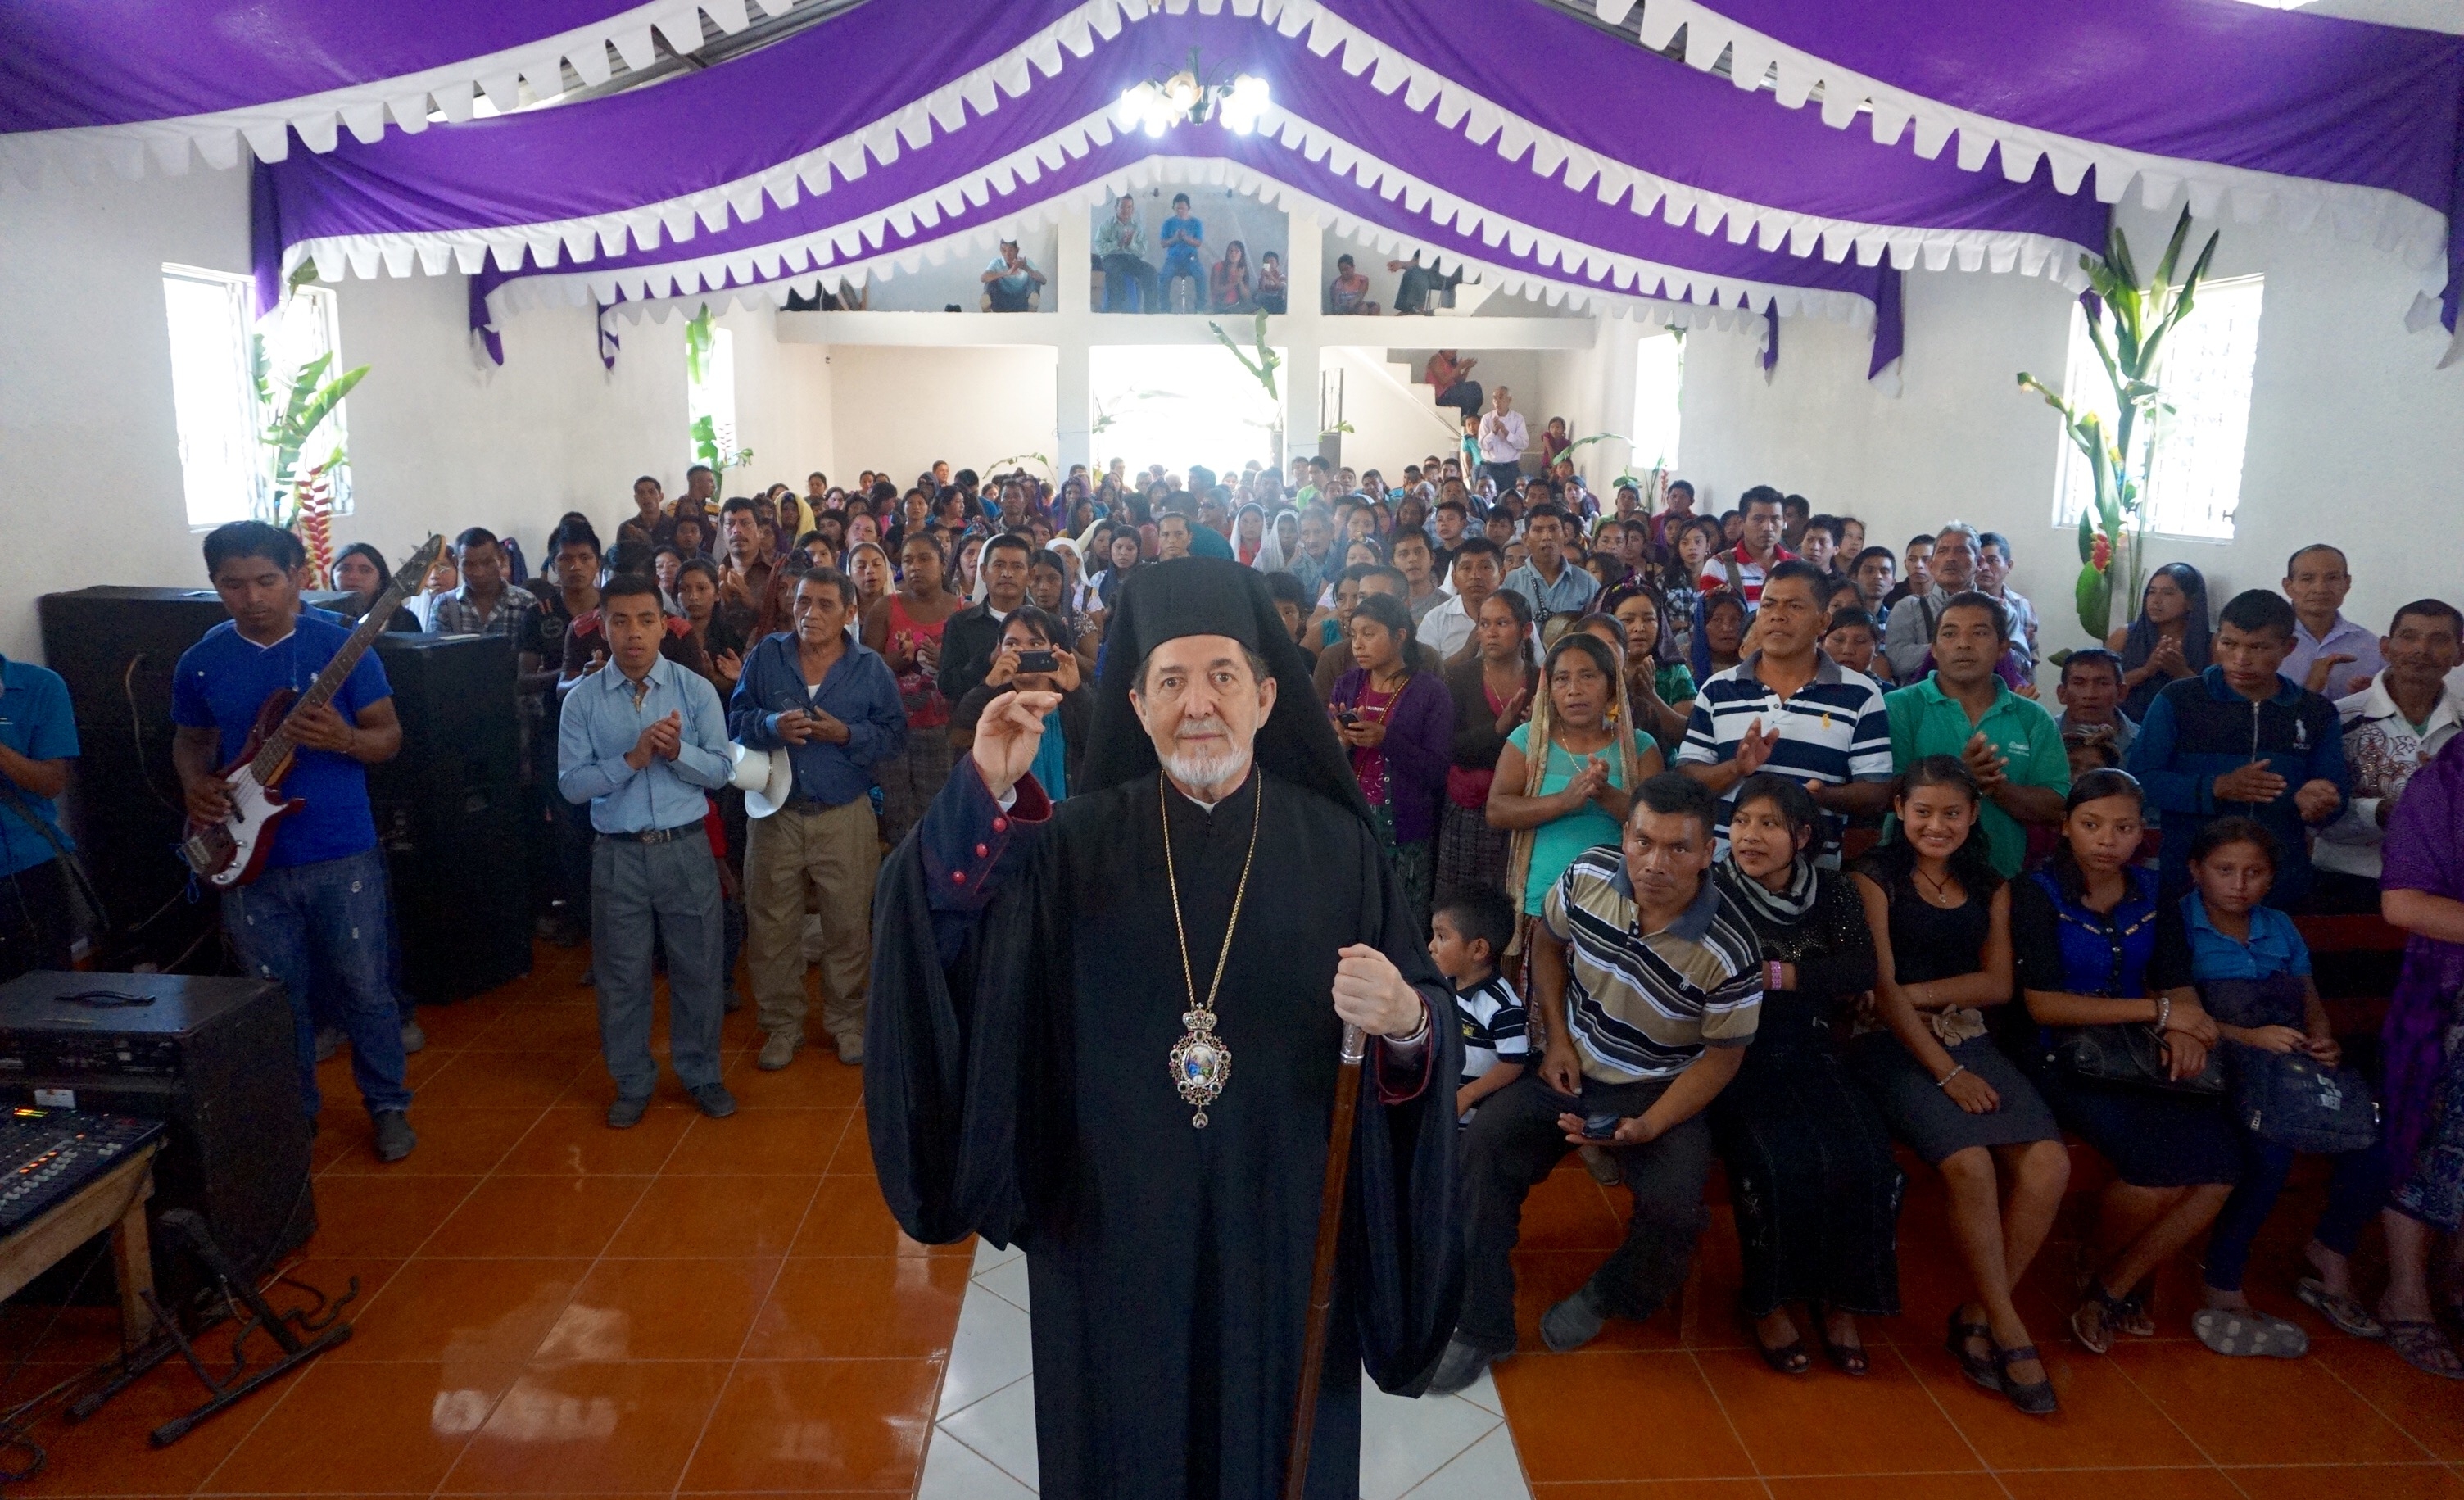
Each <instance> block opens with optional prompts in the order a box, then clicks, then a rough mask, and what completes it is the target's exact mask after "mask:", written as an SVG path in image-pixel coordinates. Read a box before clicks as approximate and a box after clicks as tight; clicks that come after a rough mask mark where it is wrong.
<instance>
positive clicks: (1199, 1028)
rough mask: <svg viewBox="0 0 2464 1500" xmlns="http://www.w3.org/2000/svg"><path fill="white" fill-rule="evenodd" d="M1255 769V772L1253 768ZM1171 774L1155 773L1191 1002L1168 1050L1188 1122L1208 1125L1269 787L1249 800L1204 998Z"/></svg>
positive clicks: (1225, 1066)
mask: <svg viewBox="0 0 2464 1500" xmlns="http://www.w3.org/2000/svg"><path fill="white" fill-rule="evenodd" d="M1250 774H1252V775H1255V774H1256V771H1255V769H1254V768H1252V770H1251V773H1250ZM1169 781H1170V779H1169V778H1167V777H1166V776H1164V774H1163V773H1162V772H1160V771H1158V772H1156V773H1155V806H1156V810H1157V811H1158V812H1160V813H1161V814H1162V815H1163V873H1164V879H1165V880H1166V881H1167V882H1168V883H1169V884H1170V885H1171V887H1172V927H1173V934H1174V936H1175V937H1177V938H1179V940H1180V977H1181V981H1182V982H1183V983H1185V984H1187V985H1188V986H1189V1004H1190V1008H1189V1009H1187V1010H1184V1011H1182V1012H1181V1015H1180V1024H1181V1025H1182V1026H1186V1027H1187V1028H1188V1029H1187V1030H1185V1031H1183V1032H1182V1033H1181V1037H1180V1040H1179V1041H1177V1042H1175V1043H1174V1044H1173V1045H1172V1052H1171V1054H1170V1060H1171V1066H1172V1081H1173V1085H1174V1087H1176V1088H1177V1089H1178V1090H1179V1091H1180V1097H1181V1099H1182V1100H1183V1102H1185V1103H1187V1104H1188V1105H1190V1106H1191V1107H1192V1108H1194V1109H1195V1110H1197V1111H1198V1113H1197V1114H1194V1115H1192V1116H1191V1117H1190V1121H1189V1123H1190V1124H1191V1125H1192V1126H1193V1127H1195V1128H1197V1129H1199V1130H1204V1129H1205V1128H1206V1107H1207V1106H1208V1105H1210V1104H1213V1103H1214V1102H1215V1100H1216V1097H1217V1096H1218V1095H1220V1094H1221V1093H1222V1092H1223V1086H1224V1085H1225V1084H1227V1083H1230V1082H1231V1081H1232V1049H1231V1048H1228V1047H1226V1046H1224V1045H1223V1039H1222V1038H1221V1037H1219V1036H1217V1035H1216V1034H1215V992H1216V991H1217V990H1220V989H1221V988H1222V987H1223V966H1224V964H1226V963H1227V962H1229V961H1230V960H1231V958H1232V934H1233V933H1234V932H1235V931H1236V930H1238V929H1239V927H1240V925H1241V901H1242V898H1243V897H1244V896H1246V895H1247V894H1248V893H1249V867H1250V866H1251V865H1253V864H1255V863H1256V862H1257V858H1258V824H1259V822H1260V820H1261V818H1262V816H1263V814H1264V813H1265V805H1266V787H1265V783H1264V782H1261V783H1259V785H1258V789H1257V791H1256V792H1255V793H1253V794H1252V801H1251V803H1250V805H1249V852H1248V854H1247V855H1246V856H1244V857H1243V859H1242V861H1241V883H1240V885H1239V886H1237V887H1235V888H1234V890H1233V892H1232V916H1231V919H1230V920H1229V921H1227V922H1225V923H1224V924H1223V948H1222V951H1221V952H1220V953H1218V954H1217V955H1216V956H1215V979H1214V981H1213V982H1211V983H1209V984H1208V985H1207V986H1206V998H1205V999H1204V1000H1200V999H1199V998H1198V971H1197V970H1195V969H1193V968H1192V967H1190V962H1189V928H1188V927H1187V925H1186V924H1184V923H1183V922H1182V921H1181V918H1180V872H1179V871H1177V869H1175V868H1174V865H1173V858H1172V802H1171V797H1172V791H1171V787H1170V785H1169Z"/></svg>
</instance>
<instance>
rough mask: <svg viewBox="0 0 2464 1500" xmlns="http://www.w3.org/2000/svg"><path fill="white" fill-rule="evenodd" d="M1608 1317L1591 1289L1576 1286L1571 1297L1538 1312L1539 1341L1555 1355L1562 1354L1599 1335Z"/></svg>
mask: <svg viewBox="0 0 2464 1500" xmlns="http://www.w3.org/2000/svg"><path fill="white" fill-rule="evenodd" d="M1608 1320H1609V1315H1608V1314H1607V1313H1604V1312H1602V1311H1601V1310H1600V1305H1599V1303H1598V1301H1597V1300H1596V1299H1595V1298H1594V1297H1593V1295H1592V1289H1591V1288H1589V1287H1578V1288H1576V1289H1575V1290H1574V1294H1573V1296H1571V1297H1568V1298H1567V1299H1566V1300H1565V1301H1563V1302H1560V1303H1558V1304H1557V1305H1556V1306H1555V1307H1553V1308H1551V1309H1550V1310H1549V1311H1548V1312H1546V1313H1542V1314H1541V1315H1540V1341H1541V1342H1542V1343H1544V1344H1547V1345H1548V1346H1549V1347H1550V1348H1551V1350H1553V1351H1555V1352H1556V1353H1558V1354H1561V1355H1562V1354H1566V1353H1568V1352H1569V1351H1572V1350H1576V1349H1580V1348H1582V1347H1583V1346H1584V1345H1585V1344H1588V1343H1590V1342H1591V1341H1592V1340H1593V1339H1595V1338H1597V1337H1599V1336H1600V1330H1601V1329H1602V1328H1604V1327H1606V1326H1607V1325H1608Z"/></svg>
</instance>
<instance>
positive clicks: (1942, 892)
mask: <svg viewBox="0 0 2464 1500" xmlns="http://www.w3.org/2000/svg"><path fill="white" fill-rule="evenodd" d="M1908 868H1910V869H1911V870H1914V871H1916V873H1917V877H1918V878H1919V879H1921V880H1923V881H1924V882H1925V884H1927V885H1929V886H1931V887H1933V894H1931V895H1929V896H1926V897H1925V899H1926V900H1928V901H1930V902H1932V903H1933V904H1934V905H1936V906H1954V905H1957V904H1958V903H1956V902H1954V901H1952V900H1951V898H1950V881H1949V879H1948V878H1947V877H1945V878H1943V879H1940V880H1937V879H1935V878H1934V877H1933V876H1932V875H1931V874H1929V873H1927V872H1926V871H1925V867H1924V866H1922V865H1911V866H1910V867H1908Z"/></svg>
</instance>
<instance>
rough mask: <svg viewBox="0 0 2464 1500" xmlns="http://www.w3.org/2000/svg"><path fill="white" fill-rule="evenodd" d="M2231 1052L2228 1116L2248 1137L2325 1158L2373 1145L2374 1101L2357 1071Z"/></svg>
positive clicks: (2251, 1050) (2281, 1055)
mask: <svg viewBox="0 0 2464 1500" xmlns="http://www.w3.org/2000/svg"><path fill="white" fill-rule="evenodd" d="M2233 1114H2234V1116H2235V1117H2236V1118H2238V1119H2239V1120H2240V1121H2241V1123H2242V1125H2243V1126H2244V1127H2245V1128H2247V1129H2248V1130H2249V1131H2250V1133H2251V1134H2252V1135H2254V1136H2258V1137H2259V1138H2260V1139H2261V1140H2265V1141H2270V1142H2273V1143H2274V1144H2276V1145H2278V1146H2282V1147H2285V1148H2286V1149H2288V1150H2292V1151H2306V1152H2314V1153H2316V1154H2318V1155H2320V1156H2328V1157H2332V1156H2339V1155H2342V1154H2343V1153H2344V1152H2347V1151H2365V1150H2367V1149H2368V1148H2369V1147H2371V1146H2373V1145H2376V1144H2377V1143H2378V1138H2379V1102H2378V1100H2377V1099H2376V1098H2374V1097H2373V1096H2372V1095H2371V1093H2370V1086H2369V1083H2368V1081H2367V1080H2366V1079H2365V1078H2363V1076H2362V1075H2361V1074H2360V1073H2359V1072H2357V1071H2355V1070H2352V1069H2350V1068H2330V1067H2328V1066H2327V1065H2326V1064H2324V1063H2321V1061H2319V1060H2318V1059H2317V1058H2315V1057H2312V1056H2310V1055H2309V1054H2307V1053H2304V1052H2269V1051H2263V1050H2261V1049H2260V1048H2255V1047H2244V1046H2242V1045H2241V1044H2240V1043H2238V1042H2236V1043H2234V1044H2233Z"/></svg>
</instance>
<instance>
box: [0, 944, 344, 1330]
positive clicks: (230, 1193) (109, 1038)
mask: <svg viewBox="0 0 2464 1500" xmlns="http://www.w3.org/2000/svg"><path fill="white" fill-rule="evenodd" d="M97 991H103V992H109V993H111V994H113V995H115V996H120V997H127V998H128V999H127V1000H122V1001H120V1002H119V1003H116V1004H112V1005H111V1006H110V1007H108V1008H101V1007H98V1006H96V1005H93V1004H79V1003H77V1001H74V1000H68V999H63V998H62V997H64V996H74V995H78V994H91V993H94V992H97ZM129 1000H133V1001H135V1002H138V1003H136V1004H130V1003H128V1001H129ZM293 1036H294V1033H293V1030H292V1021H291V1006H290V1004H289V1003H288V1002H287V1001H286V1000H284V998H283V995H282V989H281V986H279V985H276V984H272V983H267V982H262V981H257V980H244V979H194V978H189V977H187V976H185V975H169V974H87V973H79V974H58V973H49V972H37V973H33V974H26V975H21V976H19V977H18V978H17V979H14V980H11V981H10V982H8V983H7V984H6V985H0V1103H6V1104H11V1105H16V1104H39V1105H44V1106H48V1107H53V1108H58V1109H72V1110H83V1111H86V1112H88V1113H91V1114H134V1115H138V1116H140V1117H143V1118H146V1119H159V1120H163V1121H165V1122H167V1124H168V1125H169V1127H170V1130H169V1136H168V1138H167V1139H166V1140H165V1143H164V1148H163V1155H162V1157H161V1158H159V1159H158V1160H157V1162H156V1164H155V1168H154V1200H153V1204H152V1207H151V1208H150V1209H149V1212H150V1213H154V1214H160V1213H161V1212H162V1211H163V1210H165V1209H166V1208H187V1209H191V1210H193V1211H194V1212H196V1213H197V1214H199V1215H201V1216H202V1217H203V1218H204V1219H205V1221H206V1224H207V1226H208V1227H209V1228H210V1229H211V1230H212V1232H213V1237H214V1242H215V1243H216V1244H217V1245H220V1246H222V1247H223V1250H224V1251H225V1252H226V1253H227V1254H229V1255H230V1256H231V1259H232V1260H233V1261H234V1262H235V1263H237V1264H238V1265H239V1266H240V1267H241V1268H244V1269H248V1270H250V1271H253V1272H255V1273H257V1274H260V1275H261V1274H262V1273H263V1272H264V1271H265V1270H266V1269H267V1268H271V1267H272V1266H273V1265H274V1264H275V1261H276V1260H278V1259H279V1258H280V1257H282V1256H283V1255H286V1254H288V1253H290V1252H291V1251H292V1250H295V1249H297V1248H298V1247H299V1246H301V1245H302V1244H305V1243H306V1242H307V1239H308V1237H309V1235H311V1234H312V1233H314V1232H315V1231H316V1228H317V1202H316V1199H315V1197H314V1195H313V1194H312V1192H311V1190H310V1187H309V1181H310V1179H309V1174H308V1118H307V1114H306V1112H305V1109H304V1107H303V1106H302V1104H301V1101H300V1097H299V1066H298V1061H297V1051H296V1049H295V1043H294V1041H293ZM332 1102H334V1103H335V1104H337V1105H340V1106H344V1107H350V1105H351V1104H353V1103H355V1101H343V1100H335V1101H332ZM173 1243H174V1242H173V1241H172V1240H171V1238H170V1237H168V1236H165V1235H162V1234H157V1235H155V1236H154V1255H155V1276H156V1280H157V1282H158V1284H159V1285H161V1286H162V1288H163V1289H164V1290H165V1293H166V1295H165V1301H166V1302H167V1303H170V1304H171V1305H173V1306H178V1305H180V1304H181V1303H182V1302H183V1301H184V1299H185V1298H186V1297H187V1296H188V1295H189V1294H191V1293H193V1292H194V1291H195V1290H197V1289H199V1288H201V1287H202V1286H203V1285H204V1280H203V1278H202V1277H201V1276H200V1275H199V1273H198V1271H197V1269H196V1268H195V1266H194V1265H193V1263H190V1262H188V1261H187V1259H186V1258H185V1257H183V1256H180V1255H179V1254H178V1253H177V1251H176V1250H174V1249H173V1248H171V1246H172V1245H173ZM101 1285H102V1287H103V1289H104V1290H106V1291H107V1290H108V1289H109V1286H110V1278H109V1277H108V1276H105V1277H103V1278H102V1282H101Z"/></svg>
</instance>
